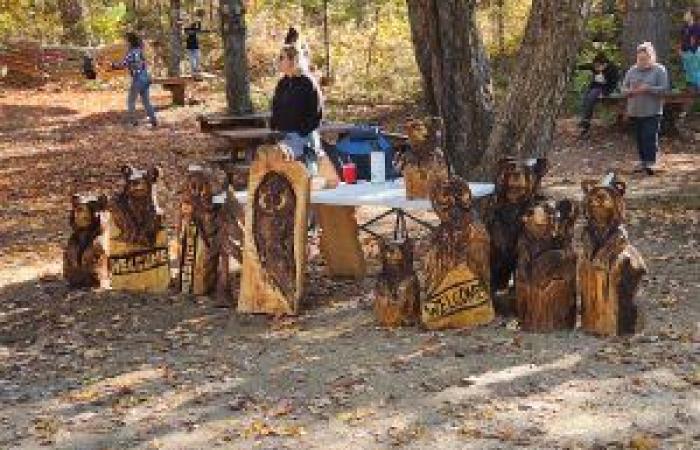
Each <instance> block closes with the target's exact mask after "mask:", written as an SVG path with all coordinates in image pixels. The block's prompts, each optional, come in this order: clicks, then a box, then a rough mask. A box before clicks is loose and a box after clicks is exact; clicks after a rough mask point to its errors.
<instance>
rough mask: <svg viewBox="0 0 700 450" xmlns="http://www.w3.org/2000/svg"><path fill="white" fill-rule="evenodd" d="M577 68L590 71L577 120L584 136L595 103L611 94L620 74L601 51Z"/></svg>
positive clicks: (588, 126)
mask: <svg viewBox="0 0 700 450" xmlns="http://www.w3.org/2000/svg"><path fill="white" fill-rule="evenodd" d="M578 68H579V69H582V70H590V71H591V72H592V77H591V81H590V83H589V84H588V89H587V90H586V93H585V94H584V96H583V101H582V105H581V121H580V122H579V128H581V137H586V136H588V134H589V132H590V130H591V117H593V109H594V108H595V105H596V104H597V103H598V101H599V100H600V98H601V97H602V96H608V95H610V94H612V92H613V91H614V90H615V88H616V87H617V82H618V81H619V80H620V75H619V71H618V69H617V66H615V64H613V63H612V62H611V61H610V60H609V59H608V57H607V56H606V55H605V53H603V52H602V51H601V52H598V53H597V54H596V55H595V57H594V58H593V62H592V63H591V64H582V65H580V66H578Z"/></svg>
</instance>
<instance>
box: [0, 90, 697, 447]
mask: <svg viewBox="0 0 700 450" xmlns="http://www.w3.org/2000/svg"><path fill="white" fill-rule="evenodd" d="M199 95H200V97H203V98H205V99H206V102H204V103H202V104H199V105H196V106H188V107H184V108H174V109H173V108H167V107H166V106H165V105H167V104H168V97H167V94H164V93H162V94H161V93H158V92H156V95H155V99H156V103H157V104H159V105H162V108H160V111H159V113H160V115H161V121H162V123H163V124H164V125H163V126H162V127H161V128H160V129H158V130H155V131H151V130H149V129H147V128H146V127H145V126H141V127H138V128H135V129H134V128H131V127H127V126H126V125H124V123H125V117H124V114H123V104H124V98H123V95H122V93H121V92H77V91H70V90H60V91H58V90H53V89H47V90H44V91H5V92H0V449H15V448H17V449H20V448H21V449H36V448H56V449H161V448H162V449H210V448H243V449H247V448H256V449H258V448H259V449H284V448H294V449H307V448H308V449H374V448H413V449H427V448H444V449H467V448H474V449H486V448H494V449H495V448H516V447H520V448H536V449H545V448H567V449H594V448H595V449H598V448H600V449H603V448H634V449H653V448H664V449H665V448H674V449H675V448H678V449H691V448H698V442H700V390H699V389H698V388H699V387H700V303H699V302H698V299H699V298H700V277H699V274H700V264H699V258H700V232H699V230H700V228H699V227H698V223H699V222H700V209H699V208H700V206H699V205H698V204H699V203H700V201H698V199H699V198H700V143H699V142H698V141H697V140H686V141H680V140H671V139H664V141H663V148H664V156H663V158H664V164H665V167H666V170H665V171H664V172H662V173H660V174H659V175H657V176H654V177H645V176H640V175H632V174H630V175H629V178H628V182H629V187H628V189H629V194H628V195H629V199H630V200H629V206H630V210H629V211H628V219H629V232H630V235H631V237H632V240H633V242H634V243H635V244H636V245H637V246H638V248H639V249H640V251H641V252H642V254H643V255H644V256H645V259H646V262H647V264H648V266H649V275H648V276H647V277H646V279H645V280H644V282H643V286H642V289H641V292H640V294H639V301H640V304H641V305H642V307H643V309H644V310H645V313H646V320H645V326H644V331H643V333H642V334H640V335H636V336H633V337H628V338H615V339H598V338H594V337H591V336H588V335H586V334H583V333H581V332H578V331H577V332H572V333H554V334H542V335H538V334H528V333H523V332H521V331H519V330H518V328H517V322H515V321H513V320H509V319H499V320H497V321H496V322H494V323H493V324H491V325H490V326H486V327H483V328H479V329H474V330H458V331H447V332H427V331H425V330H422V329H420V328H405V329H399V330H394V331H391V330H384V329H381V328H378V327H377V326H376V325H375V322H374V318H373V314H372V309H371V294H370V292H371V288H372V285H373V280H372V277H368V278H367V279H366V280H364V281H362V282H354V281H337V280H330V279H328V278H327V277H325V276H324V275H323V262H322V261H321V258H320V257H319V256H318V250H317V249H315V247H314V248H312V249H311V254H312V264H311V265H310V269H309V282H308V286H309V294H308V296H307V298H306V299H305V305H304V310H303V314H301V315H300V316H299V317H297V318H286V319H279V320H273V319H269V318H266V317H262V316H242V315H238V314H236V313H235V312H234V311H233V310H232V309H226V308H217V307H215V306H214V304H213V302H212V301H211V300H209V299H207V298H192V297H188V296H183V295H178V294H169V295H163V296H153V295H128V294H124V293H119V292H100V291H70V290H68V289H67V287H66V285H65V283H64V282H63V281H62V279H61V274H60V272H61V266H60V264H61V248H62V245H63V244H64V242H65V241H66V239H67V237H68V231H69V230H68V217H67V210H68V206H69V198H70V194H72V193H73V192H88V191H90V192H105V193H111V192H114V191H115V190H117V189H118V188H119V186H120V176H119V172H118V168H119V166H121V165H122V164H125V163H131V164H134V165H137V166H144V165H150V164H156V163H157V164H159V165H160V166H161V167H162V168H163V169H164V176H163V180H162V182H161V183H160V187H159V198H160V203H161V205H162V206H163V207H164V208H165V210H166V212H167V214H168V221H169V225H170V226H172V225H173V224H174V219H175V207H176V198H177V195H178V193H179V192H180V190H181V186H182V176H183V173H184V172H185V170H186V167H187V166H188V165H189V164H190V163H195V162H202V161H204V160H205V159H206V158H208V157H211V156H214V155H215V154H216V153H217V152H220V151H222V150H224V149H225V148H226V143H225V142H222V141H219V140H217V139H215V138H211V137H208V136H206V135H203V134H201V133H199V132H198V128H197V126H196V122H195V119H194V117H195V115H196V114H197V113H199V112H203V111H209V110H212V109H217V108H218V107H220V106H221V95H220V94H209V93H207V92H200V93H199ZM355 113H356V114H358V115H363V114H366V113H367V112H366V111H364V112H363V111H358V112H355ZM405 114H406V112H405V111H399V112H396V111H391V110H386V111H385V110H379V114H378V115H375V116H373V117H372V119H378V120H380V121H382V122H387V121H388V123H389V124H390V125H391V124H394V123H396V121H397V120H399V119H400V118H401V117H402V116H403V115H405ZM341 117H342V116H341ZM693 120H695V122H694V123H693ZM690 125H691V126H694V127H697V125H698V123H697V118H695V119H691V123H690ZM698 131H700V130H698ZM551 159H552V167H551V169H550V175H549V176H548V178H547V179H546V182H545V185H546V188H547V190H548V191H549V192H551V193H552V194H554V195H557V196H562V195H570V196H574V197H577V196H579V191H580V190H579V187H578V186H579V183H580V181H581V180H582V179H583V178H587V177H594V178H598V177H600V176H602V175H603V174H604V173H605V172H606V171H607V170H610V169H617V170H619V171H623V172H629V168H631V167H632V165H633V162H634V150H633V147H632V143H631V140H630V139H629V138H628V137H627V136H626V135H624V134H621V133H619V132H616V131H614V130H611V129H610V128H609V127H605V126H603V125H597V126H596V127H595V129H594V133H593V136H592V137H591V139H590V140H589V141H585V142H582V141H578V140H576V139H575V126H574V121H573V120H562V121H561V123H560V126H559V131H558V134H557V137H556V148H555V149H553V151H552V154H551ZM373 213H376V211H374V210H369V209H363V210H361V211H360V215H361V216H363V217H369V216H370V215H372V214H373ZM413 231H414V232H418V230H415V229H414V230H413ZM366 244H367V253H368V255H369V256H370V263H371V272H372V273H376V270H377V266H376V258H372V256H373V252H374V250H373V249H374V246H373V245H372V243H371V241H369V240H367V241H366ZM424 247H425V241H423V242H422V246H421V247H420V248H419V251H418V255H419V258H418V259H420V256H421V255H422V254H423V253H424V251H425V248H424ZM417 267H418V268H419V269H420V263H419V264H418V265H417Z"/></svg>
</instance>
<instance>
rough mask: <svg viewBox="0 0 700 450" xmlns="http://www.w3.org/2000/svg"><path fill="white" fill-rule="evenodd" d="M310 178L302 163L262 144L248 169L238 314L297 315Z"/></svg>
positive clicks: (278, 149) (300, 292)
mask: <svg viewBox="0 0 700 450" xmlns="http://www.w3.org/2000/svg"><path fill="white" fill-rule="evenodd" d="M309 191H310V180H309V175H308V172H307V171H306V168H305V167H304V165H303V164H301V163H299V162H296V161H291V160H289V159H288V158H287V157H286V155H285V152H284V150H283V149H280V148H279V146H277V145H272V146H264V147H261V148H260V149H259V150H258V153H257V158H256V160H255V161H254V163H253V165H252V167H251V170H250V182H249V186H248V199H249V201H248V202H247V204H246V217H245V238H244V239H245V240H244V247H243V270H242V279H241V293H240V298H239V300H238V311H239V312H245V313H268V314H297V313H298V310H299V302H300V300H301V298H302V296H303V294H304V280H305V277H306V241H307V226H308V215H307V211H308V205H309Z"/></svg>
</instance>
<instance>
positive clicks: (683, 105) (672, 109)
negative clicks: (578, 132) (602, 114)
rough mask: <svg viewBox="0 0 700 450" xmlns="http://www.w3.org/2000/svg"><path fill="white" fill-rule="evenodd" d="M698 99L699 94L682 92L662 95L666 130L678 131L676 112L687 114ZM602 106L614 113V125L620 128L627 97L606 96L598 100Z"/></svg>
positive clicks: (620, 95)
mask: <svg viewBox="0 0 700 450" xmlns="http://www.w3.org/2000/svg"><path fill="white" fill-rule="evenodd" d="M698 98H700V93H698V92H691V91H684V92H667V93H665V94H663V99H664V104H665V106H666V107H668V108H667V111H668V112H669V114H667V115H665V117H666V118H667V119H669V122H668V124H667V125H668V128H669V129H671V130H673V131H676V132H677V131H678V123H677V121H676V118H675V114H674V113H677V112H688V111H690V109H691V108H692V106H693V103H694V102H695V101H696V100H698ZM600 101H601V103H602V104H603V105H608V106H610V107H611V108H613V109H614V110H615V112H616V124H617V126H619V127H622V126H623V125H624V124H625V121H626V120H627V97H626V96H625V95H623V94H620V93H614V94H610V95H606V96H603V97H601V98H600Z"/></svg>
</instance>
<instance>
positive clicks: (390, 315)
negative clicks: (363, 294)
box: [374, 238, 420, 327]
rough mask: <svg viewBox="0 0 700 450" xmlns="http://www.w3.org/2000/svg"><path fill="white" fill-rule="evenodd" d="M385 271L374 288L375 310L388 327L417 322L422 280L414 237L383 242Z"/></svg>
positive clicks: (378, 317) (382, 252) (381, 321)
mask: <svg viewBox="0 0 700 450" xmlns="http://www.w3.org/2000/svg"><path fill="white" fill-rule="evenodd" d="M380 252H381V256H382V272H381V274H379V277H378V279H377V285H376V287H375V290H374V312H375V315H376V316H377V321H378V322H379V323H380V324H381V325H382V326H385V327H399V326H403V325H413V324H415V323H416V322H418V320H419V318H420V284H419V283H418V277H417V276H416V273H415V271H414V270H413V241H411V240H410V239H408V238H403V239H395V240H391V241H388V242H382V243H381V244H380Z"/></svg>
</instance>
